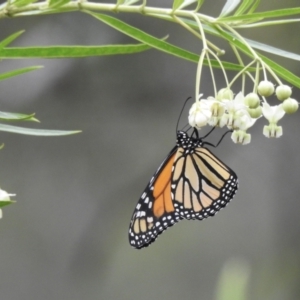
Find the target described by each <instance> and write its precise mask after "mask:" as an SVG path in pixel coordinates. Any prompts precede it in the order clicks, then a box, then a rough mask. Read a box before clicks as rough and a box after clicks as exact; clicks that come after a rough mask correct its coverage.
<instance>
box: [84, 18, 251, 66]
mask: <svg viewBox="0 0 300 300" xmlns="http://www.w3.org/2000/svg"><path fill="white" fill-rule="evenodd" d="M89 14H91V15H92V16H93V17H95V18H97V19H99V20H101V21H103V22H104V23H106V24H107V25H109V26H111V27H113V28H115V29H116V30H119V31H120V32H122V33H124V34H126V35H128V36H130V37H132V38H134V39H136V40H138V41H140V42H143V43H145V44H147V45H149V46H151V47H153V48H155V49H157V50H160V51H163V52H165V53H168V54H171V55H174V56H177V57H179V58H182V59H186V60H189V61H192V62H195V63H198V61H199V55H198V54H195V53H192V52H189V51H187V50H185V49H182V48H179V47H177V46H174V45H172V44H170V43H167V42H165V41H163V40H161V39H158V38H156V37H154V36H151V35H149V34H147V33H145V32H143V31H141V30H139V29H137V28H135V27H132V26H130V25H128V24H126V23H124V22H122V21H120V20H118V19H115V18H113V17H111V16H106V15H102V14H95V13H89ZM222 63H223V66H224V68H225V69H227V70H234V71H240V70H242V68H243V67H242V66H240V65H237V64H233V63H228V62H222ZM204 64H205V65H208V62H207V60H204ZM211 64H212V66H213V67H215V68H220V65H219V63H218V62H217V61H216V60H211ZM254 70H255V69H253V71H254Z"/></svg>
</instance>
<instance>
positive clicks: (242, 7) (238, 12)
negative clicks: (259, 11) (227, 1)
mask: <svg viewBox="0 0 300 300" xmlns="http://www.w3.org/2000/svg"><path fill="white" fill-rule="evenodd" d="M252 4H253V0H243V3H242V4H241V5H240V6H239V7H238V9H237V10H236V11H235V13H234V15H235V16H238V15H241V14H243V13H244V12H245V11H246V10H247V9H248V8H249V7H251V5H252Z"/></svg>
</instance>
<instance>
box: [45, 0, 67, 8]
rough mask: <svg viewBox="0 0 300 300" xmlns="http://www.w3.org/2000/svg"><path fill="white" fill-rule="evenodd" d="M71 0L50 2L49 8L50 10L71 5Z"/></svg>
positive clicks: (52, 0) (53, 0)
mask: <svg viewBox="0 0 300 300" xmlns="http://www.w3.org/2000/svg"><path fill="white" fill-rule="evenodd" d="M70 1H71V0H50V3H49V7H50V8H58V7H60V6H63V5H65V4H67V3H69V2H70Z"/></svg>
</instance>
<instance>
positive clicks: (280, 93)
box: [275, 84, 292, 101]
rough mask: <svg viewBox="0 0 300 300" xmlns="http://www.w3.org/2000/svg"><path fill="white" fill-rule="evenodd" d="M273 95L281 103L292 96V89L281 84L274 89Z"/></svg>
mask: <svg viewBox="0 0 300 300" xmlns="http://www.w3.org/2000/svg"><path fill="white" fill-rule="evenodd" d="M275 93H276V96H277V98H278V100H280V101H283V100H285V99H287V98H289V97H290V96H291V95H292V89H291V87H289V86H288V85H285V84H282V85H279V86H278V87H277V88H276V91H275Z"/></svg>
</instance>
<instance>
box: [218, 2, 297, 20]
mask: <svg viewBox="0 0 300 300" xmlns="http://www.w3.org/2000/svg"><path fill="white" fill-rule="evenodd" d="M257 5H258V4H257ZM297 14H300V7H296V8H285V9H278V10H271V11H266V12H260V13H251V14H245V15H242V16H231V17H225V18H220V19H218V21H221V22H232V21H252V20H253V19H255V20H262V19H267V18H277V17H285V16H291V15H297Z"/></svg>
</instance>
